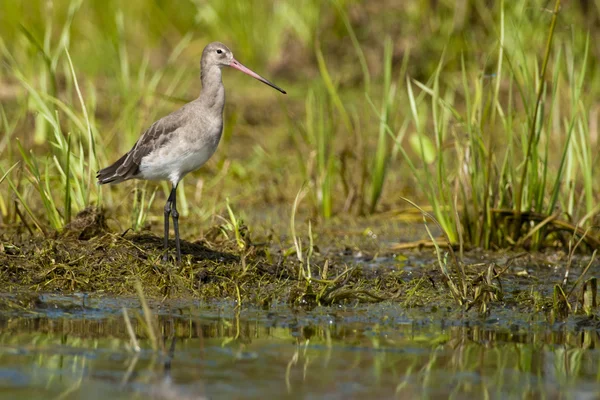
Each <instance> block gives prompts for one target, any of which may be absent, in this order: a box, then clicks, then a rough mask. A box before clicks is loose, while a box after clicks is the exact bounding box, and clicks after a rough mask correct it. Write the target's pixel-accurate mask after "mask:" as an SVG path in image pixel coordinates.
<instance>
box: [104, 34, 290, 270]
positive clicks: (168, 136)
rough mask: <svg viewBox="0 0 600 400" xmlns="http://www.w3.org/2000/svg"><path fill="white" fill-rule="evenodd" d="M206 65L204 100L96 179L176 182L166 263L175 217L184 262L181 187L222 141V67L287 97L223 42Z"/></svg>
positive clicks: (156, 126) (155, 129)
mask: <svg viewBox="0 0 600 400" xmlns="http://www.w3.org/2000/svg"><path fill="white" fill-rule="evenodd" d="M200 64H201V66H200V67H201V74H200V75H201V81H202V90H201V91H200V96H198V98H197V99H196V100H194V101H192V102H191V103H187V104H186V105H184V106H183V107H181V108H180V109H179V110H177V111H174V112H173V113H171V114H169V115H167V116H166V117H163V118H161V119H159V120H158V121H156V122H155V123H153V124H152V125H151V126H150V128H148V130H146V131H145V132H144V133H143V134H142V136H141V137H140V138H139V140H138V141H137V142H136V143H135V145H134V146H133V148H132V149H131V150H129V151H128V152H127V153H126V154H125V155H123V157H121V158H119V159H118V160H117V161H116V162H115V163H114V164H112V165H111V166H109V167H106V168H104V169H102V170H100V171H98V174H97V175H96V178H98V183H100V184H105V183H119V182H123V181H126V180H128V179H144V180H158V181H159V180H168V181H169V182H171V184H172V189H171V193H170V194H169V198H168V199H167V203H166V204H165V226H164V230H165V232H164V247H165V254H164V257H163V259H164V260H165V261H167V260H168V249H169V215H170V216H172V217H173V228H174V230H175V246H176V248H177V262H180V261H181V245H180V243H179V213H178V212H177V185H178V184H179V181H181V179H182V178H183V177H184V176H185V175H186V174H187V173H189V172H192V171H195V170H197V169H198V168H200V167H201V166H202V165H204V163H206V162H207V161H208V159H209V158H210V157H211V156H212V155H213V154H214V152H215V150H216V149H217V146H218V144H219V140H220V139H221V133H222V131H223V106H224V105H225V88H224V87H223V81H222V80H221V68H223V67H232V68H235V69H238V70H240V71H242V72H243V73H245V74H248V75H250V76H251V77H253V78H256V79H258V80H259V81H261V82H263V83H265V84H267V85H269V86H271V87H272V88H274V89H277V90H279V91H280V92H281V93H283V94H285V91H284V90H283V89H281V88H280V87H278V86H276V85H275V84H273V83H271V82H269V81H268V80H266V79H265V78H263V77H261V76H260V75H258V74H257V73H255V72H253V71H251V70H250V69H248V68H246V67H245V66H244V65H242V64H241V63H240V62H239V61H237V60H236V59H235V58H234V57H233V54H232V53H231V50H229V49H228V48H227V46H225V45H224V44H222V43H218V42H214V43H210V44H209V45H207V46H206V47H205V48H204V50H203V52H202V60H201V63H200Z"/></svg>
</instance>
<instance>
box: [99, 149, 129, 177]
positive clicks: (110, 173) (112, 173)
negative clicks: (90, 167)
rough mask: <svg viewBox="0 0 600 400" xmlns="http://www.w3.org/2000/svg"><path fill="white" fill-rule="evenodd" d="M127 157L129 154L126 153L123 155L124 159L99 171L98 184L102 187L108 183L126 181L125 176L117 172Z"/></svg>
mask: <svg viewBox="0 0 600 400" xmlns="http://www.w3.org/2000/svg"><path fill="white" fill-rule="evenodd" d="M127 155H128V154H127V153H126V154H125V155H123V157H121V158H119V159H118V160H117V161H115V162H114V163H113V164H112V165H110V166H108V167H106V168H103V169H101V170H100V171H98V173H97V174H96V179H98V183H99V184H100V185H104V184H106V183H119V182H123V181H124V180H125V179H126V178H125V177H124V176H123V175H121V174H119V173H118V171H117V170H118V169H119V167H120V166H121V165H123V162H124V161H125V159H126V158H127Z"/></svg>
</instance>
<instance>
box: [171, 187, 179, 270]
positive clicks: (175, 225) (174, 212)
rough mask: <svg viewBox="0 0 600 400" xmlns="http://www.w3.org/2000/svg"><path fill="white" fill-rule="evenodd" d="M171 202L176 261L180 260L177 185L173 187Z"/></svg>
mask: <svg viewBox="0 0 600 400" xmlns="http://www.w3.org/2000/svg"><path fill="white" fill-rule="evenodd" d="M171 193H172V194H173V203H172V206H173V207H172V208H171V217H173V229H175V247H176V248H177V262H178V263H180V262H181V243H180V242H179V212H177V186H174V187H173V191H172V192H171Z"/></svg>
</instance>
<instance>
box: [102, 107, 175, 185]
mask: <svg viewBox="0 0 600 400" xmlns="http://www.w3.org/2000/svg"><path fill="white" fill-rule="evenodd" d="M182 110H183V108H181V109H179V110H177V111H175V112H174V113H172V114H169V115H167V116H166V117H164V118H161V119H159V120H158V121H156V122H155V123H153V124H152V126H150V128H148V129H147V130H146V132H144V134H143V135H142V137H140V138H139V140H138V141H137V142H136V143H135V145H134V146H133V148H132V149H131V150H129V151H128V152H127V153H126V154H125V155H123V157H121V158H120V159H118V160H117V161H116V162H115V163H113V164H112V165H110V166H109V167H106V168H104V169H101V170H100V171H98V173H97V174H96V178H97V179H98V183H100V184H105V183H119V182H123V181H125V180H127V179H131V178H135V177H136V176H137V175H138V174H139V172H140V163H141V162H142V158H144V157H145V156H146V155H148V154H150V153H151V152H152V151H154V150H156V149H158V148H160V147H162V146H163V145H164V144H165V143H166V142H168V141H169V140H170V139H171V138H172V136H173V135H174V134H175V131H176V130H177V128H179V127H180V126H181V118H180V116H181V115H182Z"/></svg>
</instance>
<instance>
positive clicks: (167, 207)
mask: <svg viewBox="0 0 600 400" xmlns="http://www.w3.org/2000/svg"><path fill="white" fill-rule="evenodd" d="M174 193H175V188H173V189H171V194H169V198H168V199H167V203H166V204H165V241H164V245H165V254H164V255H163V261H164V262H167V261H169V215H170V214H171V208H172V204H173V200H174V197H175V196H174Z"/></svg>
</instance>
